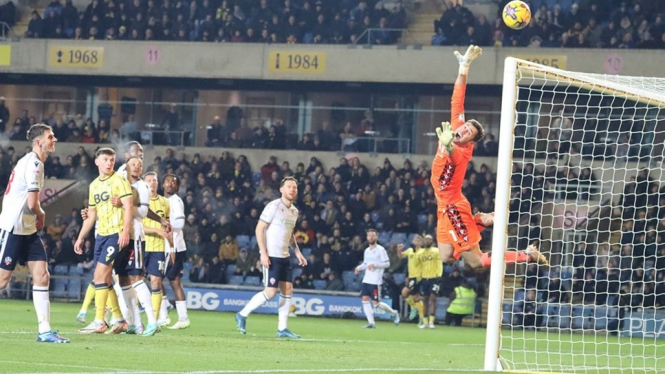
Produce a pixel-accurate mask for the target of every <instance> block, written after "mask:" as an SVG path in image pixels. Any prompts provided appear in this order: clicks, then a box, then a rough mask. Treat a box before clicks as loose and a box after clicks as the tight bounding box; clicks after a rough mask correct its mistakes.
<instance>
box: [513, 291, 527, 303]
mask: <svg viewBox="0 0 665 374" xmlns="http://www.w3.org/2000/svg"><path fill="white" fill-rule="evenodd" d="M524 296H525V292H524V289H523V288H520V289H517V290H515V297H514V298H513V300H515V301H523V300H524Z"/></svg>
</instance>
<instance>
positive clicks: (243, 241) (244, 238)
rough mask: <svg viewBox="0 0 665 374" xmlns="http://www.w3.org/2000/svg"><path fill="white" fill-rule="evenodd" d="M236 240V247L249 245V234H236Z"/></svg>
mask: <svg viewBox="0 0 665 374" xmlns="http://www.w3.org/2000/svg"><path fill="white" fill-rule="evenodd" d="M236 240H237V241H238V248H248V247H249V235H238V236H237V237H236Z"/></svg>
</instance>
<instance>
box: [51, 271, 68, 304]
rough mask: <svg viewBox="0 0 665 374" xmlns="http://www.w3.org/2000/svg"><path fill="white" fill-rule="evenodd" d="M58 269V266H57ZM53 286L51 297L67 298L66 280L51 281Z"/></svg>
mask: <svg viewBox="0 0 665 374" xmlns="http://www.w3.org/2000/svg"><path fill="white" fill-rule="evenodd" d="M56 267H57V266H56ZM51 284H52V285H53V289H52V290H51V295H53V297H57V298H64V297H67V292H66V288H67V281H66V280H64V279H57V278H56V279H51Z"/></svg>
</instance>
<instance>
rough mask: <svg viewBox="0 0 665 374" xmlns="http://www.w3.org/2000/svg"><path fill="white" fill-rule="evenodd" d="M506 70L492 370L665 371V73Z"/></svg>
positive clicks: (516, 64) (521, 64)
mask: <svg viewBox="0 0 665 374" xmlns="http://www.w3.org/2000/svg"><path fill="white" fill-rule="evenodd" d="M504 74H505V75H504V83H503V103H502V117H501V134H500V151H499V159H498V167H497V170H499V171H500V172H499V173H498V177H497V186H498V188H497V189H498V191H497V196H496V210H495V215H496V216H495V229H494V232H493V242H492V254H493V255H492V270H491V277H490V278H491V282H490V292H489V295H490V299H489V314H488V328H487V345H486V352H485V369H487V370H503V371H516V372H547V373H610V372H611V373H656V372H662V371H664V370H665V279H664V277H665V245H664V244H663V243H665V241H664V240H663V239H665V193H664V192H665V189H663V190H661V186H664V187H665V184H663V183H662V182H661V181H663V180H665V173H664V169H663V144H664V142H665V79H662V78H645V77H622V76H609V75H598V74H586V73H576V72H569V71H563V70H558V69H554V68H549V67H546V66H541V65H538V64H534V63H530V62H527V61H522V60H518V59H514V58H508V59H506V65H505V73H504ZM502 171H505V172H502ZM529 244H535V245H537V246H538V247H539V248H540V250H541V251H542V252H543V253H544V254H545V255H546V256H547V257H548V258H549V260H550V266H538V265H534V264H532V265H505V264H504V262H503V258H504V256H503V254H504V252H505V250H506V249H513V248H516V249H520V250H523V249H525V248H526V247H527V246H528V245H529Z"/></svg>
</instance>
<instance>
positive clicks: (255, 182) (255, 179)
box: [252, 171, 261, 188]
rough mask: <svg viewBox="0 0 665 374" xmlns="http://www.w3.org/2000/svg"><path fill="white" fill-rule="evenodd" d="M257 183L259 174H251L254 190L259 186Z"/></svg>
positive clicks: (258, 172)
mask: <svg viewBox="0 0 665 374" xmlns="http://www.w3.org/2000/svg"><path fill="white" fill-rule="evenodd" d="M259 182H261V172H260V171H255V172H253V173H252V185H253V186H254V187H255V188H256V187H258V186H259Z"/></svg>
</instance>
